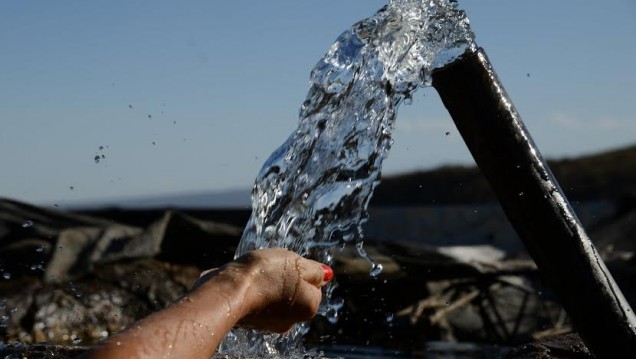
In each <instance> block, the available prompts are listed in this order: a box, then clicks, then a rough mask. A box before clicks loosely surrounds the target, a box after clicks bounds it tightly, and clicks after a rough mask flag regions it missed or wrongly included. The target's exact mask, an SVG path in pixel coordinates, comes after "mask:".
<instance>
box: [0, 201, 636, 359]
mask: <svg viewBox="0 0 636 359" xmlns="http://www.w3.org/2000/svg"><path fill="white" fill-rule="evenodd" d="M446 210H447V211H448V210H449V209H448V208H447V209H446ZM375 211H376V214H378V215H377V216H376V218H382V215H380V213H381V208H376V209H375ZM388 212H391V211H388ZM156 213H160V212H156ZM200 214H201V213H187V212H179V211H166V212H161V214H160V215H158V216H155V218H154V220H147V221H146V224H145V225H144V226H135V225H132V224H130V223H119V222H117V221H114V220H113V219H112V218H108V217H107V216H104V217H96V216H94V215H91V216H88V215H86V214H77V213H66V212H61V211H58V210H56V209H47V208H40V207H35V206H30V205H27V204H23V203H19V202H15V201H10V200H2V201H0V233H2V236H0V238H1V242H0V243H1V246H0V262H1V267H0V270H1V272H2V280H0V316H1V318H2V322H0V341H1V342H3V343H5V344H11V345H9V346H7V345H5V346H4V347H3V348H2V349H1V350H0V357H11V355H13V354H11V353H17V352H19V351H22V352H23V353H26V352H28V353H31V354H29V355H26V357H29V358H31V357H32V358H40V357H42V358H44V357H53V356H50V355H49V354H46V353H56V354H55V356H54V357H65V356H66V357H69V355H71V354H72V353H76V352H77V351H80V350H81V348H80V347H78V346H85V345H91V344H93V343H95V342H96V341H99V340H100V339H102V338H104V337H106V336H108V335H111V334H112V333H115V332H117V331H119V330H121V329H122V328H125V327H126V326H127V325H129V324H131V323H132V322H134V321H135V320H137V319H139V318H141V317H144V316H146V315H147V314H149V313H151V312H152V311H155V310H158V309H161V308H163V307H165V306H166V305H168V304H169V303H170V302H172V301H174V300H175V299H177V298H178V297H179V296H181V295H182V294H183V293H184V292H185V291H186V290H187V288H189V286H190V285H191V284H192V283H193V281H194V280H195V279H196V278H197V276H198V274H199V272H200V271H201V270H202V269H205V268H210V267H215V266H218V265H221V264H223V263H225V262H227V261H228V260H230V259H231V257H232V255H233V253H234V249H235V247H236V245H237V243H238V240H239V238H240V234H241V230H242V227H241V226H239V225H236V224H232V223H231V222H232V221H228V220H227V218H226V219H225V222H230V223H221V222H217V221H214V220H212V219H211V218H210V217H209V216H205V215H204V216H200V217H203V218H197V215H200ZM122 215H125V213H122ZM129 215H130V216H129V219H130V220H131V221H132V220H134V217H135V216H134V214H133V213H130V214H129ZM417 215H421V213H417V212H416V213H415V214H414V215H413V216H414V217H417ZM448 215H449V213H445V214H444V217H448ZM457 215H459V214H457ZM460 217H461V215H460ZM490 217H492V216H490ZM592 217H594V218H593V219H594V221H591V222H590V235H591V237H592V239H594V240H595V241H596V243H597V245H598V246H599V247H600V250H601V253H603V254H604V256H605V259H606V261H607V264H608V266H609V267H610V269H611V270H612V272H613V274H614V275H615V277H616V278H617V280H618V281H619V283H620V284H621V285H623V289H624V291H625V294H626V296H627V297H628V298H629V299H633V298H634V295H635V294H636V289H635V288H634V285H633V284H632V283H636V281H634V275H635V274H636V271H635V269H636V266H635V264H636V263H635V261H634V257H633V253H634V244H633V241H631V240H629V238H630V237H629V235H630V234H631V233H634V229H636V208H634V207H631V208H630V207H628V206H626V205H624V204H622V205H620V206H614V207H613V210H611V211H605V212H603V213H602V215H601V214H600V212H599V214H598V215H592ZM592 217H590V218H592ZM148 218H150V217H148ZM218 218H223V217H222V216H219V217H218ZM371 218H374V217H373V216H372V217H371ZM462 218H463V217H462ZM234 220H235V221H237V222H238V221H240V220H241V219H237V218H234ZM494 221H495V222H497V221H499V222H500V221H501V220H494ZM504 221H505V218H504ZM495 227H497V226H495ZM489 228H491V229H492V228H494V227H489ZM497 228H499V227H497ZM439 231H440V233H442V234H443V233H444V232H445V231H446V233H447V234H448V233H450V232H449V231H450V230H449V229H445V230H444V229H440V230H439ZM429 232H430V231H429ZM486 232H487V231H486ZM486 232H484V233H486ZM371 233H374V232H373V231H371ZM375 233H376V234H377V233H381V232H380V231H378V230H376V231H375ZM484 233H481V234H480V235H477V236H473V237H470V236H468V237H466V238H470V243H461V241H455V242H453V243H452V245H446V246H439V245H431V244H423V243H418V242H416V241H412V240H406V241H400V240H399V238H395V237H392V238H378V237H379V236H380V235H377V236H376V238H374V236H373V235H372V234H370V235H369V240H367V242H366V243H365V248H366V251H367V252H368V253H369V255H370V256H371V257H372V258H373V259H374V260H376V261H377V262H379V263H382V264H383V266H384V268H385V270H384V271H383V273H382V274H381V275H380V276H378V277H375V278H374V277H370V276H369V274H368V273H369V269H370V264H369V263H368V262H367V261H365V260H363V259H361V258H359V257H358V256H357V254H356V253H355V251H354V250H352V249H350V248H346V249H343V250H335V252H334V255H335V261H336V262H335V266H334V269H335V271H336V279H337V283H338V287H337V288H336V289H335V291H334V297H336V298H341V299H342V300H343V308H342V309H341V310H340V312H339V320H338V322H337V323H336V324H332V323H331V322H330V321H329V320H327V319H326V318H324V317H318V318H317V319H316V320H314V321H313V322H312V326H311V331H310V332H309V334H308V335H307V337H306V342H307V344H308V345H312V346H318V347H320V346H329V345H334V344H342V345H350V346H354V347H355V346H359V347H365V346H369V345H371V346H376V347H382V348H386V349H394V350H399V351H400V352H402V353H404V354H406V355H410V356H412V357H422V356H420V355H423V356H425V353H426V343H431V342H442V343H476V345H494V346H497V347H502V348H504V347H515V346H518V347H517V349H515V350H512V351H510V352H509V354H508V356H509V357H511V358H531V357H532V358H541V357H556V358H588V357H591V354H589V352H587V351H586V349H584V346H583V345H582V344H581V342H580V339H578V337H577V336H575V335H570V334H568V333H572V328H571V326H570V324H569V321H568V319H567V315H566V314H565V312H564V311H563V310H562V309H561V307H560V306H559V304H558V302H557V300H556V298H554V297H553V296H552V295H551V293H550V291H549V289H548V288H546V287H545V285H544V284H543V282H542V280H541V277H540V274H539V273H538V271H537V270H536V267H535V266H534V263H533V262H532V261H531V260H530V259H528V257H527V256H526V255H524V254H523V252H522V251H516V252H514V254H513V253H512V252H507V251H506V250H504V248H502V246H501V245H499V242H498V240H503V239H501V238H499V237H501V236H499V235H498V234H497V233H500V232H497V231H495V232H493V233H495V234H494V235H491V236H489V235H488V234H487V233H486V234H484ZM502 233H508V232H507V231H503V232H502ZM491 234H492V233H491ZM493 236H494V237H493ZM475 238H477V239H479V238H482V239H483V241H482V242H479V241H476V240H475ZM493 238H499V239H498V240H494V241H493ZM563 334H566V336H563ZM555 335H561V336H557V337H556V338H557V339H555V337H554V336H555ZM44 342H46V343H49V344H47V345H43V344H39V343H44ZM527 343H530V344H527ZM532 343H534V344H532ZM555 343H556V344H555ZM563 343H566V344H563ZM519 345H520V346H519ZM568 348H569V349H568ZM63 353H67V354H68V355H67V354H63ZM532 353H534V354H532ZM536 353H543V354H536ZM545 353H549V354H545ZM1 354H4V356H2V355H1ZM535 354H536V355H535ZM38 355H39V356H38ZM47 355H48V356H47ZM533 355H535V356H533ZM537 355H543V356H537ZM546 355H548V356H546Z"/></svg>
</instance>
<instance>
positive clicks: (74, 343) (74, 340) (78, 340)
mask: <svg viewBox="0 0 636 359" xmlns="http://www.w3.org/2000/svg"><path fill="white" fill-rule="evenodd" d="M81 342H82V339H80V338H75V339H73V341H72V343H73V345H78V344H80V343H81Z"/></svg>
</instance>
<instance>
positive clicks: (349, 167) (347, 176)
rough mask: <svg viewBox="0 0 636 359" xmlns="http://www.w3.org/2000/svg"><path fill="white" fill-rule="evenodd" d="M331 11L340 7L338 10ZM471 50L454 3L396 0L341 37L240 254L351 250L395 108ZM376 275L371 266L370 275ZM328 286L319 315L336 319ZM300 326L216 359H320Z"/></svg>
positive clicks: (270, 170)
mask: <svg viewBox="0 0 636 359" xmlns="http://www.w3.org/2000/svg"><path fill="white" fill-rule="evenodd" d="M336 11H337V10H336ZM474 48H475V45H474V41H473V33H472V32H471V30H470V27H469V22H468V18H467V17H466V14H465V13H464V12H463V11H461V10H459V9H457V7H456V4H455V2H454V1H450V0H430V1H422V0H393V1H391V2H390V3H389V4H388V5H386V6H385V7H383V8H382V9H380V10H379V11H378V12H377V13H376V14H375V15H374V16H372V17H370V18H368V19H365V20H362V21H360V22H358V23H356V24H355V25H353V26H352V27H351V29H349V30H347V31H345V32H344V33H343V34H342V35H340V36H339V37H338V39H337V40H336V42H335V43H334V44H333V45H332V46H331V48H330V49H329V51H328V52H327V53H326V54H325V56H324V57H323V58H322V59H321V60H320V61H318V63H317V64H316V66H315V67H314V69H313V70H312V72H311V79H310V89H309V93H308V94H307V98H306V100H305V101H304V102H303V104H302V106H301V108H300V113H299V124H298V128H297V129H296V131H294V132H293V133H292V134H291V135H290V136H289V138H288V139H287V140H286V141H285V142H284V143H283V144H282V145H281V146H280V147H279V148H278V149H277V150H276V151H274V153H272V154H271V156H270V157H269V159H268V160H267V161H266V162H265V163H264V165H263V167H262V169H261V171H260V173H259V174H258V177H257V178H256V182H255V184H254V187H253V190H252V216H251V218H250V220H249V222H248V224H247V227H246V229H245V232H244V235H243V238H242V239H241V242H240V244H239V247H238V249H237V253H236V256H240V255H242V254H244V253H245V252H247V251H250V250H254V249H257V248H266V247H283V248H288V249H290V250H293V251H295V252H297V253H299V254H301V255H303V256H306V257H310V258H313V259H316V260H318V261H321V262H324V263H327V264H331V262H332V257H331V254H330V249H331V248H334V247H336V248H337V247H342V246H345V245H355V246H356V248H357V249H358V252H359V253H360V255H361V256H363V257H366V254H365V253H364V249H363V246H362V244H363V238H364V237H363V233H362V227H361V226H362V224H363V223H364V222H365V221H366V219H367V216H368V214H367V206H368V204H369V200H370V199H371V195H372V193H373V189H374V188H375V187H376V186H377V184H378V179H379V176H380V171H381V168H382V160H383V159H384V158H385V157H386V155H387V154H388V151H389V149H390V147H391V144H392V139H391V133H392V131H393V128H394V126H395V120H396V114H397V109H398V107H399V106H400V105H401V104H402V103H409V102H410V100H411V97H412V96H413V93H414V92H415V90H417V89H418V88H419V87H422V86H428V85H430V82H431V71H433V70H434V69H436V68H439V67H441V66H444V65H445V64H448V63H450V62H452V61H453V60H455V59H456V58H457V57H458V56H461V54H463V53H464V52H466V51H469V50H473V49H474ZM381 270H382V268H381V267H380V266H377V265H374V266H373V268H372V270H371V275H377V274H378V273H379V272H380V271H381ZM330 293H331V288H329V287H328V288H326V289H325V300H324V303H323V305H322V306H321V313H322V314H323V315H326V316H327V317H328V318H330V319H332V320H335V319H337V307H338V305H341V303H332V301H331V298H330V297H331V295H330ZM306 330H307V327H306V326H305V325H297V326H296V327H295V328H294V329H292V331H291V332H290V333H288V334H286V335H274V334H269V335H263V334H261V333H258V332H254V331H247V330H235V331H232V332H231V333H229V334H228V336H227V337H226V338H225V340H224V341H223V343H222V344H221V347H220V352H221V353H223V354H227V355H229V356H232V357H241V358H246V357H254V358H278V357H303V356H319V354H315V353H314V354H312V353H306V352H305V351H304V349H303V347H302V334H303V333H304V332H305V331H306Z"/></svg>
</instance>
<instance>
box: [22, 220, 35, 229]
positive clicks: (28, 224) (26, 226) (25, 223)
mask: <svg viewBox="0 0 636 359" xmlns="http://www.w3.org/2000/svg"><path fill="white" fill-rule="evenodd" d="M29 227H33V221H31V220H27V221H25V222H24V223H22V228H29Z"/></svg>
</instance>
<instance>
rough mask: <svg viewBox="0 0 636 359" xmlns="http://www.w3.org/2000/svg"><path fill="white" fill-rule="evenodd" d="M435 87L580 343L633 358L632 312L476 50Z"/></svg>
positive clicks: (439, 76) (439, 75)
mask: <svg viewBox="0 0 636 359" xmlns="http://www.w3.org/2000/svg"><path fill="white" fill-rule="evenodd" d="M433 87H435V89H436V90H437V92H438V93H439V95H440V97H441V99H442V102H443V103H444V106H446V108H447V109H448V111H449V113H450V115H451V116H452V118H453V121H454V122H455V125H456V126H457V129H458V130H459V132H460V133H461V135H462V137H463V139H464V141H465V142H466V145H467V146H468V148H469V150H470V152H471V153H472V155H473V157H474V159H475V162H476V163H477V165H478V166H479V168H480V169H481V171H482V173H483V174H484V176H485V177H486V179H487V180H488V182H489V183H490V185H491V187H492V189H493V190H494V192H495V194H496V196H497V198H498V200H499V202H500V203H501V205H502V207H503V209H504V211H505V213H506V215H507V217H508V219H509V220H510V222H511V224H512V225H513V227H514V228H515V230H516V231H517V233H518V235H519V237H520V238H521V239H522V240H523V242H524V244H525V246H526V248H527V249H528V251H529V253H530V255H531V256H532V258H533V259H534V261H535V262H536V264H537V266H538V268H539V270H540V271H541V273H542V276H543V278H544V279H545V280H546V282H547V284H548V285H549V286H550V287H551V289H552V290H553V291H554V292H555V293H556V294H557V296H558V297H559V299H560V301H561V304H562V305H563V307H564V308H565V310H566V311H567V312H568V314H569V316H570V318H571V320H572V323H573V324H574V327H575V328H576V330H577V331H578V332H579V334H580V335H581V337H582V338H583V340H584V342H585V343H586V345H587V346H588V347H589V348H590V350H592V351H593V352H594V353H595V354H597V355H598V356H599V357H602V358H636V316H634V313H633V312H632V309H631V308H630V306H629V304H628V303H627V301H626V300H625V298H624V296H623V294H622V293H621V291H620V289H619V288H618V286H617V285H616V283H615V282H614V279H613V278H612V276H611V275H610V273H609V271H608V270H607V268H606V267H605V264H604V263H603V261H602V259H601V258H600V256H599V255H598V253H597V252H596V249H595V248H594V246H593V245H592V242H591V241H590V239H589V238H588V236H587V234H586V233H585V230H584V229H583V227H582V226H581V223H580V222H579V220H578V218H577V217H576V215H575V214H574V211H573V210H572V208H571V207H570V205H569V203H568V201H567V199H566V198H565V195H564V194H563V191H562V190H561V189H560V187H559V185H558V183H557V181H556V179H555V178H554V176H553V175H552V173H551V172H550V169H549V168H548V166H547V164H546V162H545V161H544V160H543V158H542V157H541V154H540V153H539V150H538V149H537V147H536V146H535V144H534V143H533V141H532V139H531V138H530V134H529V133H528V131H527V130H526V128H525V127H524V125H523V123H522V121H521V117H520V116H519V114H518V113H517V111H516V110H515V108H514V106H513V104H512V102H511V101H510V99H509V98H508V96H507V94H506V92H505V90H504V88H503V86H502V85H501V83H500V82H499V80H498V78H497V75H496V74H495V72H494V70H493V69H492V67H491V65H490V62H489V61H488V58H487V57H486V54H485V52H484V51H483V50H482V49H478V50H477V51H475V52H469V53H466V54H464V56H462V57H461V58H460V59H458V60H457V61H454V62H453V63H451V64H449V65H447V66H445V67H444V68H442V69H439V70H437V71H436V72H435V73H433Z"/></svg>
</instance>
